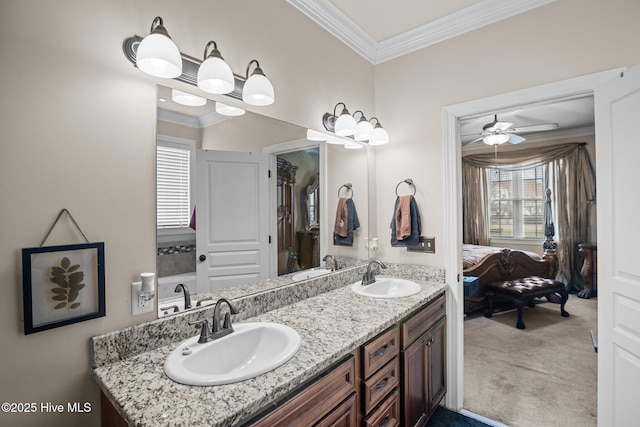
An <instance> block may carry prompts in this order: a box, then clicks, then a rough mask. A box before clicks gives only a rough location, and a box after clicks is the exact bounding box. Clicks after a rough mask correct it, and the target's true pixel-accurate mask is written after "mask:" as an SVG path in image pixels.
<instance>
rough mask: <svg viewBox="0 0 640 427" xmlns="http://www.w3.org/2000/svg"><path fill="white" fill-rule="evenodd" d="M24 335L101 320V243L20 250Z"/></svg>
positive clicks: (102, 263)
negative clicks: (99, 318)
mask: <svg viewBox="0 0 640 427" xmlns="http://www.w3.org/2000/svg"><path fill="white" fill-rule="evenodd" d="M22 278H23V280H22V287H23V305H24V333H25V335H27V334H32V333H34V332H40V331H44V330H47V329H52V328H57V327H59V326H65V325H70V324H72V323H78V322H83V321H85V320H89V319H95V318H98V317H103V316H105V290H104V243H103V242H100V243H83V244H76V245H64V246H47V247H38V248H24V249H22Z"/></svg>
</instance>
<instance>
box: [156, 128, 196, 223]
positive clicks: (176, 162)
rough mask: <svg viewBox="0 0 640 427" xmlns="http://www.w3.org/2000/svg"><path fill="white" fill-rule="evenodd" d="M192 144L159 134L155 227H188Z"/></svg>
mask: <svg viewBox="0 0 640 427" xmlns="http://www.w3.org/2000/svg"><path fill="white" fill-rule="evenodd" d="M194 158H195V144H194V143H192V141H186V140H184V141H182V140H181V141H179V142H178V139H177V138H171V140H168V139H165V138H160V137H159V138H158V144H157V153H156V168H157V178H156V185H157V189H156V191H157V227H158V230H168V229H174V230H182V231H185V230H184V229H186V228H188V227H189V221H190V220H191V214H192V194H191V193H192V185H191V181H192V176H193V169H194V167H193V162H194Z"/></svg>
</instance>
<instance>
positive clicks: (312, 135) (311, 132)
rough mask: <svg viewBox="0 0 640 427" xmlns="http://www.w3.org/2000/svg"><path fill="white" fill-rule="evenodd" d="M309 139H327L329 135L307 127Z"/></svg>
mask: <svg viewBox="0 0 640 427" xmlns="http://www.w3.org/2000/svg"><path fill="white" fill-rule="evenodd" d="M307 139H308V140H309V141H326V140H327V139H329V136H328V135H325V134H324V133H322V132H318V131H317V130H313V129H307Z"/></svg>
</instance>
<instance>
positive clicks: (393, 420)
mask: <svg viewBox="0 0 640 427" xmlns="http://www.w3.org/2000/svg"><path fill="white" fill-rule="evenodd" d="M364 425H365V427H396V426H399V425H400V393H399V392H398V390H395V391H394V392H393V393H391V395H390V396H389V397H387V398H386V399H385V400H384V402H382V404H381V405H380V406H379V407H378V408H377V409H376V410H375V411H373V412H372V413H371V415H369V416H368V417H367V418H365V420H364Z"/></svg>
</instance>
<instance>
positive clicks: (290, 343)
mask: <svg viewBox="0 0 640 427" xmlns="http://www.w3.org/2000/svg"><path fill="white" fill-rule="evenodd" d="M233 329H234V331H233V332H232V333H231V334H229V335H227V336H224V337H222V338H218V339H216V340H214V341H210V342H208V343H206V344H199V343H198V338H199V335H198V336H195V337H192V338H189V339H188V340H186V341H184V342H182V343H181V344H180V345H179V346H178V347H176V349H174V350H173V351H172V352H171V353H169V356H167V359H166V360H165V362H164V372H165V373H166V374H167V376H168V377H169V378H171V379H172V380H174V381H176V382H179V383H181V384H186V385H201V386H211V385H222V384H230V383H235V382H238V381H244V380H247V379H249V378H254V377H257V376H258V375H261V374H264V373H265V372H269V371H272V370H273V369H275V368H277V367H278V366H280V365H283V364H284V363H285V362H287V361H288V360H289V359H291V358H292V357H293V356H294V355H295V354H296V352H297V351H298V347H299V346H300V335H299V334H298V333H297V332H296V331H295V330H293V329H291V328H290V327H288V326H285V325H281V324H278V323H269V322H255V323H237V324H234V325H233Z"/></svg>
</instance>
